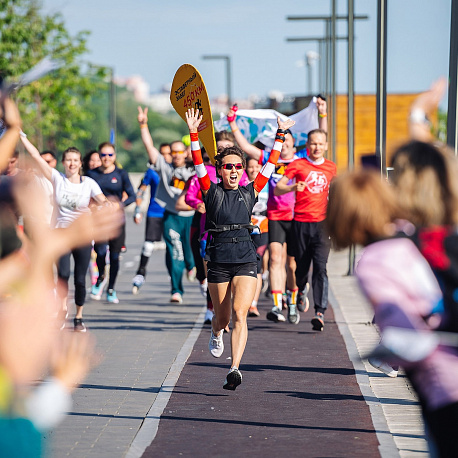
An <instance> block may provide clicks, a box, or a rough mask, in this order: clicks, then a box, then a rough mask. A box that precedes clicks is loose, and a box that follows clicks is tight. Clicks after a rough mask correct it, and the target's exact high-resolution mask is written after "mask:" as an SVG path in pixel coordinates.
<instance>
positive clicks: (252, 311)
mask: <svg viewBox="0 0 458 458" xmlns="http://www.w3.org/2000/svg"><path fill="white" fill-rule="evenodd" d="M260 315H261V314H260V313H259V310H258V307H256V305H252V306H251V307H250V308H249V309H248V316H260Z"/></svg>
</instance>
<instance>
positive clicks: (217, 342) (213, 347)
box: [208, 329, 224, 358]
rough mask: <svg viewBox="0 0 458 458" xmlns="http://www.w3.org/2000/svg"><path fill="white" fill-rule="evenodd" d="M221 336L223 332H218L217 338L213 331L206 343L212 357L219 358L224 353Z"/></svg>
mask: <svg viewBox="0 0 458 458" xmlns="http://www.w3.org/2000/svg"><path fill="white" fill-rule="evenodd" d="M223 334H224V331H220V333H219V336H215V334H213V329H212V332H211V335H210V341H209V342H208V349H209V350H210V353H211V354H212V356H214V357H215V358H219V357H220V356H221V355H222V354H223V351H224V342H223Z"/></svg>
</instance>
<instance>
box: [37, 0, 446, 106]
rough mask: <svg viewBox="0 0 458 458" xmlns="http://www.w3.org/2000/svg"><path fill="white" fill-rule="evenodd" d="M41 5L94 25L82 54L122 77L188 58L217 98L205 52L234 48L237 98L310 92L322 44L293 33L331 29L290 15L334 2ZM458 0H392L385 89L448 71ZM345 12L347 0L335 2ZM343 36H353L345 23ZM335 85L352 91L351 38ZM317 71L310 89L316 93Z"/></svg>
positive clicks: (425, 81) (78, 25) (50, 0)
mask: <svg viewBox="0 0 458 458" xmlns="http://www.w3.org/2000/svg"><path fill="white" fill-rule="evenodd" d="M42 1H43V12H45V13H47V14H52V13H57V12H59V13H61V14H62V15H63V17H64V19H65V23H66V26H67V28H68V29H69V31H70V32H71V33H72V34H75V33H77V32H79V31H81V30H88V31H90V32H91V35H90V37H89V40H88V48H89V50H90V53H89V54H87V55H86V56H85V57H84V58H85V59H86V60H88V61H90V62H92V63H94V64H97V65H106V66H110V67H113V68H114V72H115V76H119V77H127V76H130V75H141V76H142V77H143V78H144V79H145V80H146V81H147V82H148V83H149V84H150V86H151V91H152V92H156V91H158V90H159V89H160V88H161V87H162V86H164V85H166V84H169V83H171V82H172V80H173V76H174V74H175V72H176V70H177V69H178V68H179V67H180V66H181V65H182V64H184V63H190V64H192V65H194V66H195V67H196V68H197V69H198V70H199V71H200V73H201V74H202V77H203V79H204V81H205V84H206V86H207V91H208V93H209V96H210V98H213V97H215V96H217V95H219V94H224V93H225V92H226V89H225V88H226V77H225V64H224V62H223V61H220V60H213V61H209V60H203V59H202V56H203V55H208V54H219V55H230V56H231V62H232V93H233V98H234V99H238V98H239V99H240V98H246V97H248V96H250V95H252V94H257V95H259V96H264V95H267V94H268V93H269V92H271V91H281V92H283V93H286V94H289V95H304V94H305V92H306V89H307V81H306V69H305V67H304V66H300V62H301V61H302V62H303V60H304V56H305V53H306V52H308V51H317V52H318V51H319V49H318V46H317V44H316V43H307V42H302V43H288V42H287V41H286V38H287V37H305V36H313V37H323V36H324V33H325V29H324V23H323V22H321V21H320V22H312V21H287V19H286V17H287V16H294V15H296V16H304V15H327V14H330V11H331V9H330V8H331V6H330V4H331V1H330V0H284V1H282V2H280V1H278V0H275V1H274V0H249V1H247V0H231V1H230V2H223V1H219V0H211V1H210V0H194V1H192V2H191V1H189V0H169V1H167V2H166V1H165V0H161V1H159V0H135V2H132V1H130V2H129V1H126V0H123V1H119V0H42ZM450 8H451V0H434V1H431V0H394V1H393V0H391V1H388V20H387V24H388V47H387V60H388V62H387V89H388V92H392V93H404V92H406V93H410V92H418V91H422V90H425V89H427V88H428V87H429V86H430V84H431V83H432V82H433V81H434V80H435V79H437V78H438V77H439V76H441V75H448V59H449V47H450V43H449V34H450ZM337 12H338V14H340V15H345V14H346V13H347V1H345V0H337ZM355 14H357V15H368V16H369V19H368V20H360V21H355V91H356V92H357V93H365V94H367V93H374V92H375V88H376V40H377V25H376V15H377V0H355ZM339 22H340V23H339V25H338V28H337V35H342V36H343V35H346V33H347V30H346V23H345V21H339ZM336 68H337V91H338V93H346V91H347V45H346V42H344V41H341V42H339V44H338V46H337V67H336ZM317 80H318V71H317V69H315V72H314V74H313V76H312V88H313V91H314V92H315V93H317V92H318V81H317Z"/></svg>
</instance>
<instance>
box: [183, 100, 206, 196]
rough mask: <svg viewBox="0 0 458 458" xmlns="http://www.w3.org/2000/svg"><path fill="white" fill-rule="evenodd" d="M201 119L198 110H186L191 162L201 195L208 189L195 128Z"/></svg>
mask: <svg viewBox="0 0 458 458" xmlns="http://www.w3.org/2000/svg"><path fill="white" fill-rule="evenodd" d="M201 121H202V115H200V116H199V110H196V111H194V108H190V109H189V110H188V111H187V112H186V123H187V124H188V128H189V135H190V136H191V153H192V162H193V163H194V167H195V169H196V175H197V178H198V180H199V184H200V189H201V190H202V194H203V195H207V192H208V190H209V189H210V184H211V181H210V177H209V176H208V172H207V168H206V167H205V165H204V161H203V160H202V152H201V151H200V144H199V134H198V133H197V128H198V127H199V124H200V123H201Z"/></svg>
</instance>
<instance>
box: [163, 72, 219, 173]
mask: <svg viewBox="0 0 458 458" xmlns="http://www.w3.org/2000/svg"><path fill="white" fill-rule="evenodd" d="M170 101H171V102H172V106H173V108H175V111H176V112H177V113H178V114H179V115H180V117H181V118H182V119H183V120H184V121H186V117H185V113H186V112H187V111H188V109H189V108H194V109H195V110H197V109H198V110H199V113H200V114H202V115H203V118H202V122H201V123H200V126H199V128H198V131H199V140H200V141H201V142H202V144H203V145H204V147H205V150H206V151H207V154H208V157H209V158H210V160H211V161H212V163H213V164H214V163H215V155H216V142H215V131H214V129H213V118H212V112H211V109H210V101H209V100H208V94H207V89H206V88H205V84H204V81H203V79H202V76H201V75H200V73H199V72H198V70H197V69H196V68H195V67H193V66H192V65H190V64H184V65H182V66H181V67H180V68H179V69H178V70H177V72H176V73H175V76H174V78H173V83H172V89H171V91H170Z"/></svg>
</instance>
